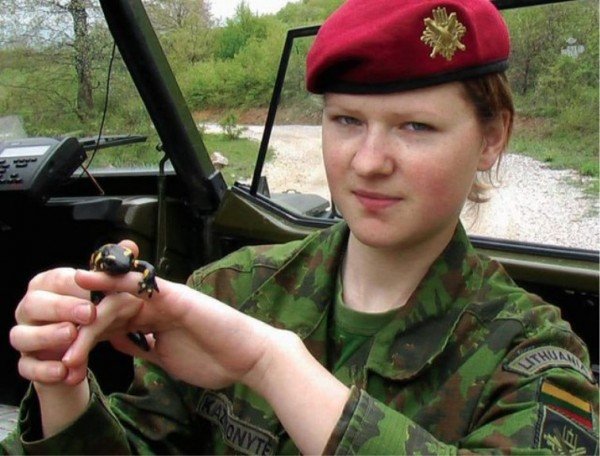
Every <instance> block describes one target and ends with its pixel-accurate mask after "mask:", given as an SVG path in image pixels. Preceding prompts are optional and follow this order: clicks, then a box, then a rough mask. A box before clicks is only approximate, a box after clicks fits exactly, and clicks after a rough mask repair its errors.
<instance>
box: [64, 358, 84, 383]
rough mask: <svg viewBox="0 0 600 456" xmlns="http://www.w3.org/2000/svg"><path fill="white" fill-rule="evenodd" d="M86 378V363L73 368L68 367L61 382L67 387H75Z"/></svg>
mask: <svg viewBox="0 0 600 456" xmlns="http://www.w3.org/2000/svg"><path fill="white" fill-rule="evenodd" d="M86 377H87V362H86V363H85V364H81V365H79V366H75V367H69V368H68V372H67V375H66V377H65V379H64V380H63V381H64V383H66V384H67V385H77V384H79V383H81V382H82V381H83V380H85V378H86Z"/></svg>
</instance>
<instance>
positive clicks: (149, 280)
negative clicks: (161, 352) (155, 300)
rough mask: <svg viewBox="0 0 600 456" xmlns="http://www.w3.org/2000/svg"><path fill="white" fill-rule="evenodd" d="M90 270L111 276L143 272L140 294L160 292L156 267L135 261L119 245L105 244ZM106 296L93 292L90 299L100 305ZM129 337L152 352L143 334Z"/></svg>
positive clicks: (131, 254)
mask: <svg viewBox="0 0 600 456" xmlns="http://www.w3.org/2000/svg"><path fill="white" fill-rule="evenodd" d="M90 269H91V270H92V271H102V272H106V273H107V274H110V275H119V274H127V273H128V272H129V271H137V272H141V273H142V274H143V275H142V280H141V281H140V283H139V289H138V293H143V292H146V293H148V296H152V293H153V292H154V291H156V292H157V293H158V291H159V290H158V286H157V285H156V271H155V269H154V266H152V265H151V264H150V263H148V262H147V261H142V260H137V259H135V257H134V256H133V252H132V251H131V250H129V249H127V248H125V247H121V246H120V245H117V244H105V245H103V246H102V247H100V248H99V249H98V250H96V251H95V252H94V253H92V257H91V258H90ZM104 296H105V295H104V293H103V292H101V291H92V292H91V297H90V299H91V301H92V302H93V303H94V304H98V303H99V302H100V301H102V298H104ZM127 336H128V337H129V339H131V340H132V341H133V342H134V343H135V344H136V345H138V346H139V347H140V348H142V349H144V350H146V351H148V350H150V346H149V345H148V342H147V341H146V337H145V336H144V335H143V334H142V333H129V334H127Z"/></svg>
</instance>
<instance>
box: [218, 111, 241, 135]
mask: <svg viewBox="0 0 600 456" xmlns="http://www.w3.org/2000/svg"><path fill="white" fill-rule="evenodd" d="M237 123H238V117H237V116H236V115H235V114H234V113H232V112H230V113H228V114H227V115H225V117H223V118H222V119H221V121H220V122H219V125H220V126H221V128H222V129H223V132H224V133H225V136H226V137H227V139H239V138H240V136H242V133H243V132H244V131H245V130H246V127H240V126H238V125H237Z"/></svg>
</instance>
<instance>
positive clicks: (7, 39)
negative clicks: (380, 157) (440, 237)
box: [0, 0, 599, 192]
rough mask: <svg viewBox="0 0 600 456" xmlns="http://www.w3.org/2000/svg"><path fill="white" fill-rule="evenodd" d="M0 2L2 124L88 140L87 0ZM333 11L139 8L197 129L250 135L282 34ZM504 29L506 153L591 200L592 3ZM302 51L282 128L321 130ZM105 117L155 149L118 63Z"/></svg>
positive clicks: (193, 4) (95, 83)
mask: <svg viewBox="0 0 600 456" xmlns="http://www.w3.org/2000/svg"><path fill="white" fill-rule="evenodd" d="M213 1H217V0H213ZM0 2H1V7H2V8H3V9H4V11H5V14H3V15H2V16H1V17H0V117H2V116H7V115H18V116H20V117H21V118H22V119H23V124H24V129H25V131H26V133H27V134H28V135H29V136H42V135H43V136H58V135H66V134H70V135H77V136H93V135H96V134H97V132H98V128H99V125H100V121H101V118H102V113H103V109H104V98H105V95H106V79H107V70H108V66H109V61H110V55H111V50H112V40H111V37H110V35H109V33H108V31H107V29H106V27H105V25H104V24H103V21H102V17H101V12H100V9H99V6H98V4H97V3H95V2H93V1H91V0H12V1H11V2H9V3H7V0H0ZM340 3H341V0H299V1H296V2H294V3H290V4H288V5H287V6H286V7H284V8H283V9H281V10H280V11H279V12H278V13H277V14H274V15H256V14H254V13H253V12H252V11H251V10H250V8H249V7H248V5H247V4H245V3H244V2H242V3H240V4H239V6H238V8H237V10H236V14H235V15H234V16H233V17H232V18H230V19H227V20H226V21H225V22H224V23H216V22H215V21H214V19H213V18H212V17H211V16H210V13H209V8H208V6H209V5H208V2H207V1H206V0H146V1H145V2H144V4H145V6H146V9H147V11H148V14H149V16H150V18H151V20H152V22H153V24H154V26H155V28H156V30H157V33H158V35H159V37H160V39H161V43H162V45H163V47H164V49H165V52H166V53H167V56H168V58H169V60H170V62H171V65H172V67H173V70H174V72H175V74H176V77H177V79H178V82H179V84H180V85H181V88H182V91H183V93H184V95H185V97H186V99H187V100H188V103H189V106H190V109H192V111H194V112H195V114H196V117H197V119H198V120H199V121H212V122H219V121H220V120H221V119H223V118H225V117H226V116H230V118H231V116H232V115H233V116H235V118H237V119H239V120H240V121H242V122H243V121H253V122H254V123H262V122H263V121H264V115H265V112H266V108H267V106H268V104H269V100H270V97H271V91H272V86H273V81H274V78H275V74H276V71H277V66H278V63H279V62H278V60H279V55H280V54H281V50H282V47H283V42H284V39H285V33H286V31H287V30H288V29H290V28H293V27H298V26H302V25H315V24H318V23H320V22H322V20H323V19H324V18H325V17H326V16H327V15H328V14H330V13H331V12H332V11H333V10H334V9H335V8H336V7H337V6H338V5H339V4H340ZM82 10H83V12H84V13H85V25H86V29H85V31H86V37H85V39H86V42H85V43H84V45H82V44H81V43H79V44H78V43H77V38H78V35H77V33H75V32H73V29H72V28H71V27H72V26H73V24H74V23H76V22H77V20H78V19H77V17H78V16H76V15H75V13H76V12H79V14H81V11H82ZM19 15H20V16H19ZM19 17H20V18H21V19H18V18H19ZM505 17H506V20H507V22H508V24H509V27H510V29H511V35H512V44H513V53H512V57H511V69H510V70H509V77H510V80H511V84H512V86H513V89H514V91H515V96H516V105H517V107H518V118H517V125H516V135H515V138H514V140H513V143H512V149H513V150H515V151H517V152H521V153H527V154H529V155H533V156H534V157H536V158H538V159H540V160H543V161H545V162H547V163H548V164H549V165H551V166H558V167H569V168H574V169H577V170H578V171H580V172H581V173H582V174H583V175H585V176H590V177H592V178H593V182H594V184H593V186H592V191H594V192H597V190H598V187H597V178H598V143H599V138H598V122H599V118H598V61H599V55H598V8H597V2H595V1H594V0H579V1H576V2H569V3H565V4H563V3H561V4H556V5H550V6H544V7H532V8H526V9H519V10H515V11H507V12H505ZM24 18H26V20H25V19H24ZM79 20H81V17H80V16H79ZM65 24H69V25H68V26H66V25H65ZM567 40H571V41H573V40H574V41H575V48H576V46H582V48H581V49H584V51H583V52H581V53H580V54H579V55H578V56H576V57H573V56H569V55H565V54H564V51H565V49H566V48H567V47H568V41H567ZM307 47H308V46H307V45H299V46H297V48H296V49H295V50H294V56H293V59H294V62H295V63H293V64H292V72H291V73H290V74H289V76H288V80H287V81H286V83H287V85H286V91H287V93H286V94H284V95H285V97H284V100H285V101H284V103H285V104H284V106H283V108H285V113H286V116H285V117H286V118H285V120H286V122H290V123H294V122H296V123H305V122H316V121H317V118H316V116H315V115H314V112H315V109H318V105H317V104H316V103H315V100H314V99H313V98H311V97H310V96H309V95H307V94H305V93H304V92H303V90H302V85H303V79H302V78H303V75H302V65H303V61H304V60H303V59H304V56H305V54H306V51H307ZM82 49H83V50H84V51H85V53H84V54H83V55H82V51H81V50H82ZM81 58H84V59H85V61H86V63H87V65H88V67H89V78H90V81H89V84H90V87H91V97H92V98H91V103H89V106H86V104H85V103H82V101H81V99H80V86H81V78H80V75H79V74H78V72H77V71H75V68H76V65H77V62H78V59H81ZM107 108H108V113H107V117H106V124H105V129H104V133H105V134H121V133H137V134H147V135H149V137H150V141H151V142H158V138H156V134H155V132H154V130H153V128H152V126H151V122H150V120H149V118H148V115H147V114H146V111H145V109H144V107H143V105H142V103H141V101H140V100H139V98H138V96H137V92H136V90H135V87H134V86H133V84H132V82H131V80H130V78H129V75H128V73H127V70H126V68H125V66H124V64H123V62H122V61H121V60H120V58H119V56H118V52H117V56H116V58H115V61H114V64H113V68H112V74H111V83H110V92H109V94H108V105H107ZM261 116H262V117H261ZM138 147H139V146H138ZM144 150H145V151H142V150H141V149H139V150H138V151H137V152H135V153H130V156H128V157H120V158H119V157H118V156H112V155H108V154H105V157H104V158H103V159H102V160H104V162H103V164H112V165H115V166H122V165H126V164H131V163H138V162H139V161H141V162H149V163H155V162H156V159H157V156H158V155H157V153H156V152H154V147H150V148H149V147H147V146H146V147H145V149H144ZM113 155H114V154H113ZM242 155H243V154H242ZM253 159H254V157H251V159H250V160H249V161H250V162H252V160H253Z"/></svg>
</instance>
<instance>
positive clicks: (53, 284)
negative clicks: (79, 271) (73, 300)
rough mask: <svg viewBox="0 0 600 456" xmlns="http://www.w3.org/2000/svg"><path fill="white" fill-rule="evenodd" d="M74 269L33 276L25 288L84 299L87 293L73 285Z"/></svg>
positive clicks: (52, 270)
mask: <svg viewBox="0 0 600 456" xmlns="http://www.w3.org/2000/svg"><path fill="white" fill-rule="evenodd" d="M74 277H75V269H73V268H56V269H50V270H49V271H45V272H41V273H39V274H37V275H36V276H34V277H33V278H32V279H31V280H30V281H29V285H28V287H27V290H28V291H32V290H46V291H53V292H55V293H57V294H62V295H68V296H77V297H79V298H86V297H87V295H88V292H87V291H86V290H84V289H82V288H80V287H79V286H77V284H76V283H75V280H74Z"/></svg>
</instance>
